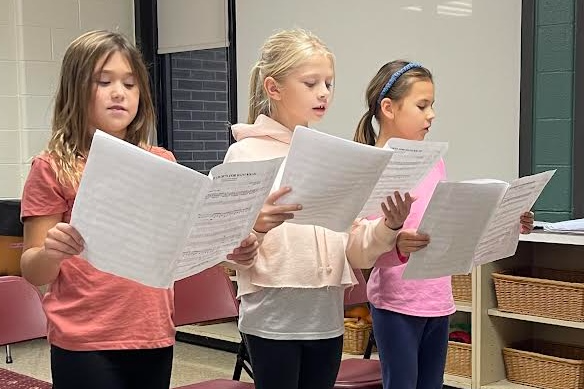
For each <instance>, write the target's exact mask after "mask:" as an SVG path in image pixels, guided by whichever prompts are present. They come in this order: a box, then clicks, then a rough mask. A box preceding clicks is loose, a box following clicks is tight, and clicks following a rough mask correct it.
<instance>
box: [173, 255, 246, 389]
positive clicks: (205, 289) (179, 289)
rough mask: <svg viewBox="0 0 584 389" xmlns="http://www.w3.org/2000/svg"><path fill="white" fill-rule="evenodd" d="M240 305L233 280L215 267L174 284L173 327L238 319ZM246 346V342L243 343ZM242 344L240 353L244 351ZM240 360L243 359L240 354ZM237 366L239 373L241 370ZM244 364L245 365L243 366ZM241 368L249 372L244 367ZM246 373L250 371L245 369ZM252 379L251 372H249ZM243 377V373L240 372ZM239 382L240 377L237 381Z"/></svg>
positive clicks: (209, 388) (222, 387)
mask: <svg viewBox="0 0 584 389" xmlns="http://www.w3.org/2000/svg"><path fill="white" fill-rule="evenodd" d="M238 308H239V307H238V302H237V299H236V297H235V291H234V288H233V284H232V283H231V280H230V279H229V277H228V276H227V274H225V271H224V270H223V269H222V268H221V267H220V266H215V267H212V268H210V269H207V270H205V271H204V272H201V273H199V274H196V275H194V276H192V277H188V278H185V279H183V280H180V281H177V282H176V283H175V284H174V316H173V320H174V324H175V326H182V325H187V324H200V323H205V322H210V321H216V320H220V319H225V318H232V317H238V315H239V313H238ZM242 344H243V340H242ZM242 344H240V349H242V348H243V349H245V347H244V346H242ZM237 358H238V360H239V358H240V356H239V354H238V357H237ZM238 363H239V362H236V369H238V367H237V366H238ZM242 363H243V362H242ZM242 368H247V366H246V365H245V363H244V364H243V366H242ZM246 371H247V369H246ZM249 373H250V376H251V377H252V378H253V376H252V375H251V369H250V370H249ZM240 374H241V370H240ZM237 379H239V377H238V378H237ZM253 388H254V385H253V384H251V383H247V382H240V381H238V380H223V379H218V380H211V381H204V382H199V383H196V384H191V385H187V386H181V387H180V388H177V389H253Z"/></svg>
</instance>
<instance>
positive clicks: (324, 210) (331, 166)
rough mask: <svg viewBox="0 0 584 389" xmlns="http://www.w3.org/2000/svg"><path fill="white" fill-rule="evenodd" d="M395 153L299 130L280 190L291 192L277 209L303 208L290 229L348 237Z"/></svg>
mask: <svg viewBox="0 0 584 389" xmlns="http://www.w3.org/2000/svg"><path fill="white" fill-rule="evenodd" d="M392 154H393V152H392V151H391V150H389V149H381V148H378V147H373V146H369V145H364V144H361V143H356V142H353V141H350V140H346V139H341V138H337V137H335V136H332V135H328V134H324V133H322V132H318V131H314V130H311V129H309V128H306V127H301V126H297V127H296V129H295V130H294V135H293V137H292V141H291V144H290V151H289V153H288V157H287V159H286V162H285V166H284V171H283V173H282V180H281V182H280V185H279V186H280V187H285V186H286V187H290V188H292V191H291V192H290V193H288V194H287V195H286V196H283V197H282V198H281V199H280V201H279V202H278V204H284V203H286V204H301V205H302V211H300V212H296V213H295V214H294V218H293V219H290V220H288V222H290V223H297V224H313V225H318V226H322V227H325V228H329V229H331V230H334V231H347V230H348V229H349V228H350V226H351V224H352V223H353V221H354V220H355V218H356V217H357V215H358V214H359V211H361V209H362V208H363V204H365V201H366V200H367V198H368V197H369V194H370V193H371V191H372V189H373V187H374V186H375V184H376V183H377V181H378V180H379V176H380V175H381V172H382V171H383V169H384V168H385V166H387V163H388V162H389V160H390V158H391V156H392Z"/></svg>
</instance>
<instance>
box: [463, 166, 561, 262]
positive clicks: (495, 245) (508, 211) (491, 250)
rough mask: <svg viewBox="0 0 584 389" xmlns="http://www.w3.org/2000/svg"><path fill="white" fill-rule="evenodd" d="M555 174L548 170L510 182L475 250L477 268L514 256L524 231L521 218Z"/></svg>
mask: <svg viewBox="0 0 584 389" xmlns="http://www.w3.org/2000/svg"><path fill="white" fill-rule="evenodd" d="M554 173H555V170H553V171H546V172H543V173H539V174H534V175H531V176H526V177H521V178H518V179H516V180H513V181H512V182H511V185H510V186H509V188H508V189H507V193H505V196H503V199H502V200H501V204H499V207H498V208H497V210H496V212H495V215H494V216H493V218H492V220H491V222H490V223H489V227H488V228H487V230H486V231H485V233H484V235H483V238H482V239H481V241H480V242H479V244H478V246H477V248H476V252H475V256H474V263H475V264H476V265H481V264H484V263H487V262H492V261H496V260H498V259H501V258H507V257H510V256H512V255H514V254H515V251H516V250H517V244H518V243H519V233H520V229H521V223H520V221H519V219H520V217H521V215H522V214H523V213H524V212H527V211H529V210H530V209H531V207H532V206H533V204H534V203H535V201H536V200H537V198H538V197H539V195H540V194H541V192H542V191H543V188H545V186H546V185H547V183H548V182H549V180H550V179H551V178H552V176H553V175H554Z"/></svg>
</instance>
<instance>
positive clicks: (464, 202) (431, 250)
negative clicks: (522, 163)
mask: <svg viewBox="0 0 584 389" xmlns="http://www.w3.org/2000/svg"><path fill="white" fill-rule="evenodd" d="M508 185H509V184H507V183H505V182H499V183H481V184H479V183H472V182H440V183H438V186H437V187H436V190H435V191H434V194H433V196H432V198H431V200H430V203H429V204H428V208H427V209H426V212H425V213H424V216H423V218H422V222H421V223H420V226H419V228H418V230H419V231H420V232H423V233H426V234H428V235H429V236H430V244H429V245H428V246H427V247H426V248H424V249H422V250H420V251H417V252H415V253H412V254H411V255H410V259H409V261H408V264H407V266H406V268H405V271H404V273H403V278H405V279H425V278H437V277H443V276H449V275H454V274H467V273H468V272H469V271H470V270H471V268H472V258H473V257H474V252H475V248H476V246H477V243H478V242H479V239H480V238H481V236H482V234H483V231H484V230H485V228H486V226H487V223H488V222H489V220H490V219H491V216H492V214H493V209H494V208H495V207H496V206H497V204H498V203H499V201H500V200H501V198H502V197H503V195H504V193H505V190H506V188H507V186H508Z"/></svg>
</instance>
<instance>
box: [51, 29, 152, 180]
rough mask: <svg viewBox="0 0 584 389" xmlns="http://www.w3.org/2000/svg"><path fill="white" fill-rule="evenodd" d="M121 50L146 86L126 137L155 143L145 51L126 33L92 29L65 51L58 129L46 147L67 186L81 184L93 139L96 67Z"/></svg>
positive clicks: (56, 119) (56, 112)
mask: <svg viewBox="0 0 584 389" xmlns="http://www.w3.org/2000/svg"><path fill="white" fill-rule="evenodd" d="M115 52H119V53H121V54H122V55H124V57H125V58H126V59H127V60H128V62H129V63H130V66H131V68H132V72H133V75H134V79H135V80H136V86H137V87H138V88H139V91H140V99H139V103H138V112H137V114H136V117H135V118H134V120H132V122H131V123H130V124H129V125H128V129H127V132H126V137H125V140H126V141H127V142H129V143H131V144H133V145H136V146H140V147H144V148H147V147H149V145H150V140H151V138H152V135H153V134H154V131H155V125H156V116H155V111H154V106H153V104H152V97H151V94H150V86H149V81H148V71H147V69H146V66H145V65H144V61H143V60H142V55H141V54H140V52H139V51H138V49H136V47H135V46H134V45H133V44H132V43H131V42H130V41H129V40H128V39H127V38H126V37H124V36H123V35H122V34H119V33H116V32H110V31H91V32H87V33H85V34H83V35H81V36H80V37H79V38H77V39H75V40H74V41H73V42H71V44H70V45H69V47H68V48H67V51H66V52H65V56H64V58H63V64H62V66H61V75H60V80H59V89H58V91H57V95H56V98H55V107H54V111H53V123H52V134H51V138H50V140H49V144H48V147H47V149H46V152H47V153H48V154H49V155H50V156H51V157H52V160H53V162H54V163H55V165H56V166H55V168H56V173H57V178H58V180H59V182H60V183H61V184H63V185H66V186H69V185H70V186H72V187H77V186H78V184H79V181H80V179H81V170H82V163H81V162H83V161H84V160H85V158H87V154H88V153H89V147H90V146H91V139H92V135H91V133H90V131H89V112H90V104H91V101H92V94H94V93H95V88H94V85H95V73H96V72H97V73H99V72H100V70H101V69H96V67H97V65H98V64H99V63H100V61H102V62H101V63H102V64H106V63H107V61H108V59H109V58H110V57H111V55H112V54H114V53H115ZM104 59H105V60H104ZM102 66H103V65H102Z"/></svg>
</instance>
